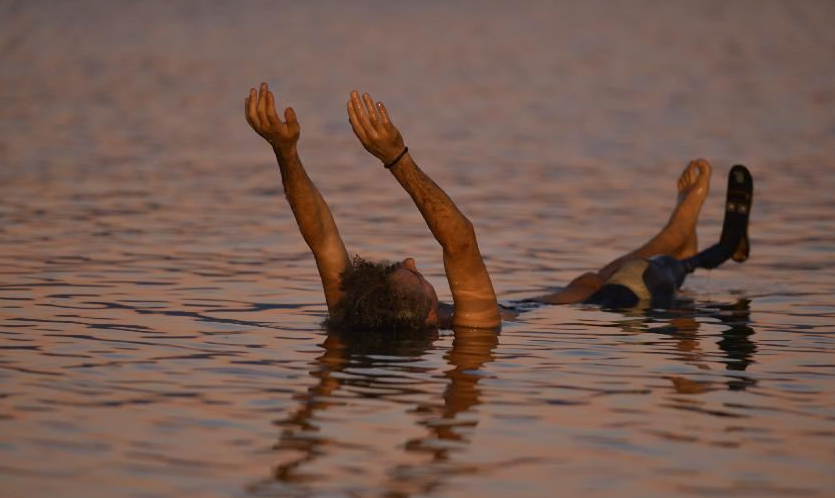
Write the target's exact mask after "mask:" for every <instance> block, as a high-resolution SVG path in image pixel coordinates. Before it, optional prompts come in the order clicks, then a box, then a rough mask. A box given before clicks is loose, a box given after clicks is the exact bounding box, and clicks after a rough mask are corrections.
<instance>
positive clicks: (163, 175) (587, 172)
mask: <svg viewBox="0 0 835 498" xmlns="http://www.w3.org/2000/svg"><path fill="white" fill-rule="evenodd" d="M833 18H835V9H833V7H832V4H830V3H826V2H802V3H801V2H798V3H788V2H755V1H739V2H732V3H727V2H692V3H690V2H687V3H685V2H663V3H661V2H651V1H646V2H622V3H611V2H583V3H575V2H571V3H569V2H558V3H553V2H524V3H522V4H520V5H516V4H510V3H507V4H499V3H497V4H495V5H493V4H488V3H486V2H463V1H462V2H455V3H452V4H448V3H446V2H401V3H397V4H390V3H384V2H370V1H369V2H360V3H355V2H352V3H350V5H349V4H348V3H342V2H309V3H306V4H304V5H303V4H301V3H294V4H283V3H277V2H246V3H234V4H233V3H227V2H205V1H204V2H191V1H186V2H176V3H167V2H141V3H135V4H129V5H122V4H118V5H117V4H116V3H112V2H103V1H94V0H88V1H79V2H72V3H58V2H4V3H0V109H2V111H0V116H1V117H2V119H0V494H2V495H3V496H9V497H18V496H19V497H24V496H25V497H31V496H55V495H60V496H66V497H76V496H78V497H89V496H108V497H115V496H135V497H151V496H180V497H197V496H200V497H202V496H242V497H248V496H284V497H286V496H298V497H308V496H317V497H318V496H322V497H324V496H328V497H330V496H338V497H342V496H345V497H348V496H369V497H371V496H389V497H396V496H439V497H440V496H444V497H453V496H460V497H465V496H496V497H499V496H532V497H535V496H554V495H555V494H558V493H561V494H564V495H566V496H579V495H581V494H582V495H586V496H619V497H620V496H636V497H637V496H640V497H646V496H676V495H678V496H757V497H761V496H798V495H804V496H832V490H833V489H835V480H834V479H833V477H832V472H831V468H832V466H833V464H835V454H833V448H834V447H835V401H833V400H835V397H834V396H833V394H835V383H834V381H835V361H834V360H833V359H832V358H833V356H832V353H833V350H835V326H833V317H835V300H833V297H832V296H833V294H834V293H835V263H833V261H835V258H834V257H833V256H835V249H834V248H835V235H833V234H835V221H833V220H834V219H835V218H833V216H832V213H833V209H835V198H834V197H833V196H832V192H833V191H835V174H834V173H835V161H834V160H833V159H832V151H833V150H835V92H834V91H833V89H832V81H835V66H833V64H832V54H833V53H835V50H833V49H835V32H833V31H832V30H831V28H830V24H831V19H833ZM261 80H268V81H270V82H271V84H272V85H273V86H274V87H275V88H276V89H277V94H278V98H279V100H280V102H281V103H286V104H290V105H293V106H294V107H295V109H296V111H297V113H298V115H299V119H300V121H301V124H302V141H301V145H300V150H301V154H302V158H303V161H304V162H305V164H306V166H307V168H308V170H309V173H310V175H311V176H312V177H313V179H314V180H315V181H316V182H317V184H318V185H319V187H320V189H321V190H322V192H323V194H324V196H325V198H326V199H327V201H328V202H329V203H330V205H331V208H332V210H333V211H334V215H335V217H336V220H337V223H338V224H339V227H340V230H341V232H342V235H343V238H344V239H345V242H346V245H347V246H348V249H349V251H351V252H352V253H354V252H356V253H360V254H362V255H364V256H366V257H371V258H378V257H379V258H390V259H399V258H403V257H406V256H411V257H414V258H415V259H416V260H417V262H418V265H419V267H420V268H422V269H423V270H424V272H425V273H426V274H427V275H428V276H429V278H430V280H431V281H432V282H433V283H434V284H435V286H436V288H437V289H438V291H439V294H440V295H441V298H442V299H446V300H449V297H450V296H449V290H448V287H447V284H446V281H445V278H444V274H443V265H442V261H441V253H440V249H439V248H438V246H437V243H436V242H435V241H434V240H433V239H432V238H431V235H430V234H429V231H428V230H427V229H426V227H425V224H424V223H423V221H422V220H421V218H420V216H419V214H418V212H417V210H416V209H415V208H414V206H413V205H412V204H411V201H410V200H409V198H408V196H407V195H406V194H405V193H404V192H402V190H400V189H399V187H398V186H397V185H396V182H395V181H394V179H393V178H391V177H390V176H389V175H388V173H387V172H385V171H384V170H383V169H382V168H381V167H380V165H379V164H378V162H377V161H376V160H374V159H373V158H371V157H370V156H369V155H367V154H366V153H365V152H364V151H363V150H362V148H361V147H360V146H359V144H358V142H357V141H356V140H355V139H354V138H353V136H352V134H351V132H350V128H349V126H348V123H347V118H346V116H345V107H344V102H345V100H346V99H347V95H348V92H349V91H350V90H352V89H359V90H361V91H370V92H372V93H373V94H374V95H375V97H378V98H379V99H382V100H384V101H385V102H386V103H387V105H388V108H389V109H390V112H391V114H392V118H393V119H394V120H395V123H396V124H398V126H399V127H400V129H401V130H402V131H403V133H404V136H405V137H406V141H407V144H408V145H409V147H410V150H411V151H412V152H413V156H414V157H415V158H416V160H417V161H418V163H419V164H421V165H422V167H423V168H424V169H425V170H426V171H427V172H428V173H429V174H430V175H431V176H432V177H433V178H434V179H435V180H436V181H437V182H438V183H439V184H440V185H442V186H443V187H444V188H445V189H446V190H447V191H448V192H449V193H450V195H451V196H452V197H453V199H455V201H456V202H457V203H458V204H459V206H460V207H461V208H462V210H463V211H464V212H465V213H466V214H467V215H468V216H469V217H470V218H471V219H472V221H473V222H474V224H475V226H476V227H477V230H478V235H479V243H480V246H481V249H482V252H483V253H484V255H485V256H486V261H487V264H488V268H489V269H490V271H491V274H492V276H493V282H494V285H495V287H496V290H497V293H498V295H499V297H500V299H501V300H503V301H504V302H510V301H513V300H518V299H521V298H524V297H528V296H531V295H534V294H537V293H541V292H543V291H545V290H547V289H550V288H553V287H556V286H560V285H564V284H565V283H566V282H567V281H568V280H570V279H571V278H573V277H574V276H576V275H577V274H578V273H580V272H583V271H589V270H594V269H597V268H599V267H600V266H602V265H603V264H604V263H606V262H607V261H608V260H610V259H612V258H614V257H617V256H619V255H620V254H622V253H624V252H626V251H628V250H630V249H633V248H634V247H636V246H638V245H639V244H641V243H642V242H643V241H645V240H646V239H647V238H648V237H651V236H652V235H653V234H655V233H656V231H657V230H658V229H659V228H660V227H661V226H662V225H663V223H664V222H665V221H666V218H667V215H668V213H669V211H670V209H671V208H672V206H673V203H674V200H675V192H674V187H675V180H676V178H677V175H678V174H679V172H680V170H681V169H682V168H683V166H684V165H685V164H686V161H687V160H689V159H690V158H693V157H699V156H702V157H706V158H708V159H709V160H710V161H712V163H713V164H714V167H715V170H716V176H715V178H714V181H713V183H712V190H711V194H710V196H709V198H708V200H707V202H706V205H705V208H704V210H703V214H702V219H701V224H700V226H699V237H700V240H701V241H702V243H703V244H704V243H709V242H711V241H713V240H715V239H717V237H718V235H719V232H720V223H721V216H722V201H723V196H724V175H725V173H726V172H727V170H728V168H729V167H730V166H731V165H732V164H734V163H744V164H746V165H748V166H749V168H750V169H751V170H752V171H753V173H754V177H755V181H756V192H755V201H754V211H753V217H752V222H751V240H752V244H753V250H752V258H751V259H750V260H749V261H748V262H746V263H745V264H744V265H737V264H732V263H729V264H728V265H726V266H725V267H722V268H721V269H719V270H716V271H713V272H710V273H707V272H700V273H697V274H696V275H694V276H693V277H692V278H690V279H688V281H687V283H686V284H685V288H684V293H683V298H684V300H683V301H682V303H681V306H680V307H679V308H676V309H674V310H645V311H635V312H633V313H615V312H608V311H603V310H600V309H599V308H595V307H589V306H559V307H558V306H544V307H540V308H536V309H534V310H531V311H528V312H526V313H524V314H522V315H520V317H519V318H518V319H516V320H514V321H509V322H506V323H505V324H504V327H503V329H502V332H501V334H499V335H496V334H493V333H487V332H483V331H476V330H457V331H454V332H453V331H447V332H442V333H441V334H440V335H438V336H431V337H423V338H413V339H409V340H402V341H396V342H379V341H377V342H375V341H373V340H370V339H369V340H357V339H356V338H345V337H339V336H334V335H331V336H329V335H328V334H326V333H325V332H324V331H323V330H322V329H321V327H320V323H321V321H322V320H323V319H324V318H325V307H324V298H323V295H322V292H321V289H320V284H319V280H318V277H317V274H316V271H315V265H314V263H313V260H312V257H311V256H310V255H309V253H308V251H307V248H306V247H305V246H304V243H303V241H302V240H301V237H300V236H299V235H298V232H297V229H296V226H295V223H294V221H293V218H292V214H291V213H290V210H289V208H288V207H287V205H286V202H285V201H284V199H283V198H282V192H281V185H280V178H279V176H278V173H277V171H276V168H275V165H274V162H273V160H272V158H271V155H270V152H269V150H268V148H267V146H266V145H265V144H264V143H263V142H262V141H261V140H260V139H259V138H258V137H256V136H255V135H254V134H253V133H252V132H251V131H250V130H249V129H248V127H247V126H246V123H245V122H244V120H243V115H242V104H243V98H244V97H245V95H246V91H247V89H248V88H249V87H250V86H251V85H254V84H257V83H258V82H260V81H261Z"/></svg>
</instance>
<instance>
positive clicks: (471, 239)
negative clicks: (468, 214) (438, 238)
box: [441, 218, 478, 255]
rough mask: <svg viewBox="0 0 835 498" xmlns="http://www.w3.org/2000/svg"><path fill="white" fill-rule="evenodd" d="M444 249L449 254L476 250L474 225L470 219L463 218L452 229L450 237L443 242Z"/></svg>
mask: <svg viewBox="0 0 835 498" xmlns="http://www.w3.org/2000/svg"><path fill="white" fill-rule="evenodd" d="M441 245H442V247H443V248H444V251H445V252H446V253H448V254H450V255H457V254H464V253H467V252H470V251H472V250H473V249H476V250H478V243H477V242H476V236H475V227H473V224H472V222H471V221H470V220H468V219H467V218H463V219H462V220H461V222H460V223H459V224H457V225H456V227H455V228H454V229H453V230H452V233H451V237H448V240H446V241H445V242H444V243H443V244H441Z"/></svg>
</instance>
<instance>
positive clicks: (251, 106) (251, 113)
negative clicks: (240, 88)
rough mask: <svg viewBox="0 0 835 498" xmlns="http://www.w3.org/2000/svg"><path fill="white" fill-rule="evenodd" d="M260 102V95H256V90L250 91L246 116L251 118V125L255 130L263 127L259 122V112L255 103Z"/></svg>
mask: <svg viewBox="0 0 835 498" xmlns="http://www.w3.org/2000/svg"><path fill="white" fill-rule="evenodd" d="M257 100H258V94H256V93H255V89H254V88H250V89H249V99H247V108H246V114H247V117H248V118H249V122H250V124H252V125H253V127H255V128H260V127H261V122H260V121H258V112H257V111H256V109H255V103H256V101H257Z"/></svg>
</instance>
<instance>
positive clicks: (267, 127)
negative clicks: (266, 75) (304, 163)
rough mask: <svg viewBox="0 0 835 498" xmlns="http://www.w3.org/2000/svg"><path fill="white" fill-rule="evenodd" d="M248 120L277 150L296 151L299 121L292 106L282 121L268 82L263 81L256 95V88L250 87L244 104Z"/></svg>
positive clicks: (286, 111) (285, 110)
mask: <svg viewBox="0 0 835 498" xmlns="http://www.w3.org/2000/svg"><path fill="white" fill-rule="evenodd" d="M244 114H245V116H246V122H247V123H249V126H251V127H252V129H253V130H255V132H256V133H258V134H259V135H261V137H263V138H264V140H266V141H267V142H269V143H270V145H272V146H273V148H274V149H276V151H279V152H282V153H290V152H292V153H295V149H296V143H297V142H298V141H299V131H300V128H299V122H298V121H297V120H296V112H295V111H294V110H293V108H292V107H288V108H287V109H284V120H285V122H281V120H280V119H279V118H278V116H277V115H276V113H275V97H273V92H271V91H270V89H269V88H268V87H267V84H266V83H261V89H260V91H259V92H258V94H257V95H256V93H255V89H254V88H250V89H249V97H247V98H246V101H245V104H244Z"/></svg>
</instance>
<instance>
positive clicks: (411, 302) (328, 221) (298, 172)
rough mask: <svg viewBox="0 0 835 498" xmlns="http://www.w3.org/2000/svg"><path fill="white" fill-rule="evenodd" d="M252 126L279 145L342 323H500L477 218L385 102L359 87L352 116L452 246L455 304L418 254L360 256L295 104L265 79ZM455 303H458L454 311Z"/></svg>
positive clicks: (293, 197)
mask: <svg viewBox="0 0 835 498" xmlns="http://www.w3.org/2000/svg"><path fill="white" fill-rule="evenodd" d="M245 105H246V118H247V121H248V122H249V124H250V126H252V128H253V129H254V130H255V131H256V132H257V133H258V134H259V135H261V136H262V137H263V138H264V139H265V140H267V142H269V143H270V144H271V145H272V147H273V150H274V151H275V155H276V159H277V160H278V166H279V168H280V170H281V180H282V182H283V184H284V193H285V195H286V197H287V201H288V202H289V203H290V209H292V211H293V214H294V215H295V217H296V222H297V223H298V225H299V230H300V231H301V233H302V237H304V240H305V242H306V243H307V245H308V247H310V250H311V251H312V252H313V257H314V258H315V259H316V266H317V267H318V269H319V276H320V277H321V279H322V287H323V288H324V290H325V300H326V301H327V304H328V313H329V315H330V318H329V320H328V321H329V323H330V325H332V326H334V327H336V328H344V329H362V330H384V331H392V330H394V331H398V330H404V331H405V330H414V329H418V328H435V327H441V328H449V327H451V326H452V325H456V326H463V327H476V328H494V327H498V326H499V325H500V324H501V317H500V315H499V306H498V303H497V302H496V293H495V292H494V291H493V284H492V283H491V282H490V275H489V274H488V273H487V267H486V266H485V265H484V261H483V260H482V258H481V252H479V249H478V242H477V241H476V235H475V230H474V229H473V225H472V223H470V221H469V220H468V219H467V218H466V217H465V216H464V214H463V213H461V211H459V210H458V208H457V207H456V206H455V204H454V203H453V202H452V200H451V199H450V198H449V196H447V195H446V193H445V192H444V191H443V190H442V189H441V188H440V187H438V185H436V184H435V182H433V181H432V179H431V178H429V177H428V176H427V175H426V174H425V173H424V172H423V171H422V170H421V169H420V168H419V167H418V165H417V164H415V162H414V160H413V159H412V157H411V155H409V151H408V149H407V148H406V147H405V145H404V142H403V137H402V136H401V135H400V132H399V131H398V130H397V128H395V126H394V125H393V124H392V123H391V119H390V118H389V115H388V112H387V111H386V108H385V106H384V105H383V104H382V103H381V102H378V103H377V105H376V106H375V105H374V103H373V101H372V100H371V97H370V96H369V95H368V94H365V95H364V96H363V98H362V100H360V96H359V95H358V94H357V92H352V93H351V99H350V101H349V102H348V116H349V120H350V122H351V127H352V128H353V129H354V133H355V134H356V135H357V138H359V140H360V142H362V145H363V147H365V149H366V150H368V151H369V152H370V153H371V154H373V155H374V156H375V157H377V158H378V159H379V160H380V161H382V163H383V165H384V166H385V167H386V169H388V170H389V171H390V172H391V173H392V175H394V177H395V179H396V180H397V181H398V182H399V183H400V185H401V186H402V187H403V188H404V189H405V190H406V192H408V193H409V195H410V196H411V197H412V200H414V202H415V205H416V206H417V207H418V209H419V210H420V212H421V214H422V215H423V219H424V220H426V224H427V225H428V226H429V230H431V231H432V235H434V236H435V239H436V240H437V241H438V243H439V244H440V245H441V248H442V249H443V257H444V268H445V269H446V276H447V280H448V281H449V287H450V290H451V291H452V299H453V301H454V307H452V306H448V305H443V304H442V303H439V302H438V296H437V294H436V293H435V289H434V288H433V287H432V285H431V284H430V283H429V282H428V281H427V280H426V279H425V278H424V277H423V275H421V273H420V272H419V271H418V270H417V266H416V265H415V260H414V259H412V258H406V259H404V260H403V261H402V262H399V263H394V264H388V263H372V262H369V261H365V260H363V259H361V258H359V257H355V258H354V259H353V260H351V259H350V258H349V257H348V252H347V251H346V250H345V244H344V243H343V242H342V238H341V237H340V236H339V231H338V230H337V228H336V223H334V221H333V216H332V215H331V212H330V209H329V208H328V205H327V204H326V203H325V200H324V199H323V198H322V195H321V194H320V193H319V191H318V190H317V189H316V186H315V185H314V184H313V182H312V181H311V180H310V178H309V177H308V176H307V173H306V172H305V170H304V167H303V166H302V163H301V159H299V155H298V153H297V150H296V145H297V143H298V140H299V122H298V120H297V119H296V113H295V112H294V111H293V109H292V108H290V107H288V108H287V109H285V111H284V121H281V120H280V119H279V118H278V116H277V115H276V112H275V97H274V96H273V94H272V92H271V91H270V90H269V88H268V87H267V85H266V84H265V83H262V84H261V88H260V91H258V92H256V91H255V89H254V88H253V89H250V91H249V97H248V98H247V99H246V103H245ZM453 309H454V311H453Z"/></svg>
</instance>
